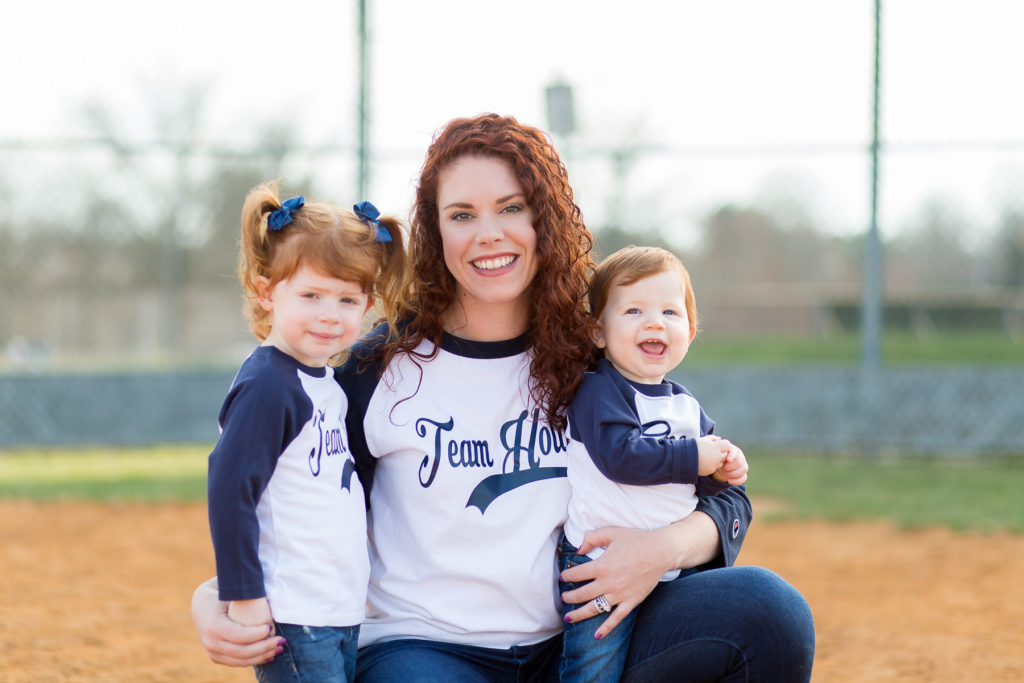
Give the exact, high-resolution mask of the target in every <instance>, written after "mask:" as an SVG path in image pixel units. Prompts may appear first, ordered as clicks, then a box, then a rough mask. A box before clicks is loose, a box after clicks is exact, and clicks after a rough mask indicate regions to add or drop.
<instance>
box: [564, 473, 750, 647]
mask: <svg viewBox="0 0 1024 683" xmlns="http://www.w3.org/2000/svg"><path fill="white" fill-rule="evenodd" d="M750 519H751V508H750V500H749V499H748V498H747V494H746V490H745V489H744V487H742V486H734V487H731V488H730V489H728V490H727V491H723V492H722V493H721V494H719V495H718V496H713V497H706V498H703V497H702V498H701V501H700V504H699V505H698V506H697V510H696V511H695V512H693V513H692V514H690V515H689V516H687V517H685V518H684V519H681V520H679V521H678V522H675V523H674V524H670V525H668V526H665V527H662V528H660V529H650V530H648V529H622V528H617V527H607V528H604V529H595V530H593V531H588V532H587V533H586V535H585V536H584V538H583V544H582V545H581V546H580V549H579V551H580V554H586V553H587V552H589V551H590V550H591V549H592V548H595V547H598V546H602V547H605V548H606V550H605V552H604V553H603V554H602V555H601V556H600V557H598V558H597V559H596V560H594V561H593V562H586V563H584V564H581V565H577V566H575V567H572V568H570V569H567V570H565V571H564V572H562V579H563V580H565V581H572V582H582V581H588V580H591V579H592V580H593V581H592V582H591V583H588V584H587V585H585V586H582V587H580V588H577V589H575V590H572V591H566V592H565V593H563V594H562V599H563V600H564V601H565V602H567V603H570V604H580V603H583V604H581V605H580V607H578V608H577V609H575V610H573V611H572V612H570V613H569V614H568V615H566V618H567V619H568V620H569V621H573V622H575V621H582V620H584V619H589V618H590V617H593V616H596V615H597V614H598V611H597V608H596V607H595V606H594V603H593V602H592V601H593V600H594V598H596V597H598V596H599V595H604V596H605V597H606V598H607V599H608V602H609V603H611V604H612V605H614V606H615V608H614V609H613V610H612V612H611V614H609V615H608V618H607V619H606V620H605V622H604V623H603V624H602V625H601V627H600V628H599V629H598V631H597V635H601V636H603V635H605V634H606V633H608V632H609V631H611V630H612V629H613V628H614V627H615V626H616V625H617V624H618V623H619V622H620V621H622V619H623V618H624V617H625V616H626V615H627V614H629V613H630V612H631V611H633V609H634V608H636V607H637V606H638V605H639V604H640V603H641V602H643V601H644V599H645V598H646V597H647V596H648V595H649V594H650V592H651V591H652V590H654V587H655V586H657V585H658V580H659V579H660V578H661V577H662V575H663V574H664V573H665V572H667V571H670V570H672V569H690V568H692V567H705V566H706V567H708V568H710V567H716V566H717V567H722V566H729V565H731V564H732V563H733V562H734V561H735V559H736V555H737V554H738V553H739V548H740V545H742V543H743V537H744V536H745V533H746V528H747V526H748V525H749V524H750Z"/></svg>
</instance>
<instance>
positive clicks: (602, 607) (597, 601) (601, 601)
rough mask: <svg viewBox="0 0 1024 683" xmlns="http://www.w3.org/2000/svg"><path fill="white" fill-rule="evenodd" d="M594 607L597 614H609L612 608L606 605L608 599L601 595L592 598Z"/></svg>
mask: <svg viewBox="0 0 1024 683" xmlns="http://www.w3.org/2000/svg"><path fill="white" fill-rule="evenodd" d="M594 607H596V608H597V611H598V612H611V611H612V606H611V605H610V604H608V598H606V597H605V596H603V595H599V596H597V597H596V598H594Z"/></svg>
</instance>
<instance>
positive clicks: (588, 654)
mask: <svg viewBox="0 0 1024 683" xmlns="http://www.w3.org/2000/svg"><path fill="white" fill-rule="evenodd" d="M558 560H559V569H560V570H561V571H565V570H566V569H568V568H569V567H575V566H577V565H580V564H583V563H585V562H590V558H589V557H587V556H585V555H578V554H577V553H576V548H574V547H573V546H572V544H571V543H569V542H568V541H567V540H566V539H565V537H564V535H563V537H562V539H561V541H560V543H559V552H558ZM586 583H589V582H584V583H574V582H565V581H559V582H558V588H559V592H560V593H564V592H565V591H568V590H574V589H576V588H579V587H580V586H583V585H586ZM577 607H579V605H572V604H566V603H562V616H563V617H564V616H565V615H566V614H568V613H569V612H571V611H572V610H574V609H576V608H577ZM607 618H608V615H607V614H599V615H597V616H596V617H591V618H590V619H586V620H584V621H578V622H575V623H572V624H566V625H565V632H564V633H563V635H562V661H561V663H560V665H559V671H558V673H559V679H560V680H561V681H562V683H600V682H604V681H608V682H610V683H611V682H615V681H618V680H619V677H620V676H621V675H622V670H623V669H624V668H625V665H626V655H627V654H628V652H629V641H630V636H631V633H632V630H633V623H634V621H635V619H636V616H635V612H631V613H630V614H628V615H627V616H626V618H625V619H623V620H622V621H621V622H619V624H618V625H617V626H616V627H615V628H614V629H612V631H611V632H610V633H607V634H605V636H604V637H603V638H602V639H600V640H598V639H596V638H595V637H594V634H595V633H597V629H598V628H600V627H601V624H603V623H604V621H605V620H606V619H607Z"/></svg>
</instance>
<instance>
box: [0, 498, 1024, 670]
mask: <svg viewBox="0 0 1024 683" xmlns="http://www.w3.org/2000/svg"><path fill="white" fill-rule="evenodd" d="M756 506H757V503H755V507H756ZM0 520H2V521H0V529H2V541H3V542H2V544H0V576H2V577H3V580H2V581H0V680H2V681H6V682H9V683H16V682H17V683H20V682H29V681H31V682H32V683H38V682H39V681H105V682H111V681H126V682H128V681H130V682H132V683H138V682H144V681H160V682H170V681H189V682H194V683H203V682H210V683H213V682H223V681H253V680H255V679H254V678H253V676H252V674H251V672H250V671H249V670H232V669H227V668H222V667H218V666H215V665H213V664H210V663H209V662H208V661H207V660H206V657H205V655H204V654H203V652H202V649H201V648H200V646H199V643H198V641H197V639H196V637H195V635H194V633H193V631H192V625H191V621H190V617H189V614H188V601H189V599H190V596H191V593H192V589H193V588H194V587H195V586H196V584H198V583H199V582H200V581H202V580H203V579H205V578H207V577H208V576H210V575H211V574H212V573H213V560H212V553H211V551H210V547H209V542H208V540H207V530H206V514H205V508H204V506H202V505H199V504H195V505H159V506H155V505H96V504H88V505H86V504H70V503H51V504H40V503H28V502H0ZM740 560H741V561H742V563H744V564H759V565H762V566H766V567H770V568H772V569H774V570H775V571H777V572H779V573H780V574H781V575H782V576H784V577H785V578H787V579H788V580H789V581H791V582H792V583H793V584H795V585H796V586H797V587H798V588H799V589H800V590H801V591H802V592H803V593H804V595H805V596H807V599H808V600H809V602H810V603H811V608H812V610H813V612H814V617H815V622H816V626H817V633H818V654H817V659H816V662H815V674H814V680H815V681H828V682H831V681H995V680H1005V681H1011V680H1012V681H1019V680H1024V607H1022V606H1024V581H1021V575H1022V574H1021V573H1022V568H1024V536H1019V535H1018V536H1012V535H1004V534H996V535H987V536H981V535H958V534H955V533H953V532H950V531H946V530H942V529H932V530H926V531H901V530H898V529H896V528H894V527H892V526H891V525H888V524H884V523H877V524H874V523H872V524H842V525H840V524H826V523H775V524H768V523H760V524H756V525H755V527H754V528H753V529H752V531H751V534H750V536H749V538H748V539H747V542H746V545H745V547H744V550H743V553H742V554H741V556H740Z"/></svg>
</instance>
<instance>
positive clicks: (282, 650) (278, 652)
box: [274, 647, 284, 657]
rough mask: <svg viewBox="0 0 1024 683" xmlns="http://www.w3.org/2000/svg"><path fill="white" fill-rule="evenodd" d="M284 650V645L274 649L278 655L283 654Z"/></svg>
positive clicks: (275, 654)
mask: <svg viewBox="0 0 1024 683" xmlns="http://www.w3.org/2000/svg"><path fill="white" fill-rule="evenodd" d="M282 652H284V648H283V647H279V648H277V649H276V650H274V656H275V657H276V656H278V655H279V654H281V653H282Z"/></svg>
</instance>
